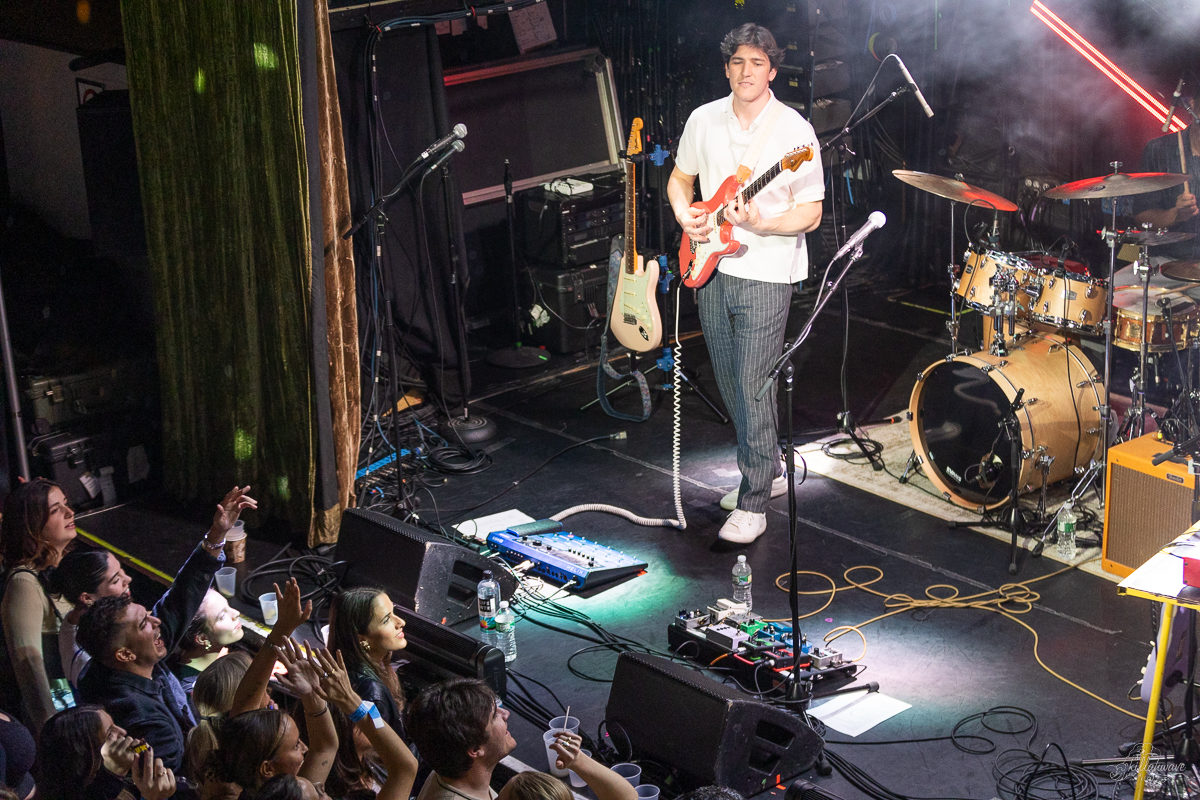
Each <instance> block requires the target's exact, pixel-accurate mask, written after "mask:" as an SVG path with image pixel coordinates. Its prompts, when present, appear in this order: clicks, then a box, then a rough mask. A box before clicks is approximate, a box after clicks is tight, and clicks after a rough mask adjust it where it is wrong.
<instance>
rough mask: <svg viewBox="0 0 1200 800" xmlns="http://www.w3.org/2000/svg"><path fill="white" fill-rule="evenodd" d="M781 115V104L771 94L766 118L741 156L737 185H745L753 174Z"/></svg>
mask: <svg viewBox="0 0 1200 800" xmlns="http://www.w3.org/2000/svg"><path fill="white" fill-rule="evenodd" d="M781 113H783V103H781V102H779V101H778V100H776V99H775V95H774V94H773V93H772V95H771V103H770V105H768V106H767V113H766V116H765V117H763V121H762V124H761V125H759V126H758V132H757V133H755V134H754V138H753V139H751V140H750V146H749V147H747V148H746V154H745V155H744V156H742V163H741V164H740V165H739V166H738V168H737V180H738V183H745V182H746V181H748V180H750V176H751V175H753V174H754V167H755V166H756V165H757V164H758V159H759V158H761V157H762V151H763V148H764V147H766V145H767V139H769V138H771V131H773V130H775V123H776V122H778V121H779V115H780V114H781Z"/></svg>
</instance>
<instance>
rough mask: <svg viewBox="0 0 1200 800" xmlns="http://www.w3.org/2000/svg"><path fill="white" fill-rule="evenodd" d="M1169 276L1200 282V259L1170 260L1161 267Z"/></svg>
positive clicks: (1178, 279)
mask: <svg viewBox="0 0 1200 800" xmlns="http://www.w3.org/2000/svg"><path fill="white" fill-rule="evenodd" d="M1159 272H1161V273H1162V274H1163V275H1165V276H1167V277H1168V278H1174V279H1175V280H1177V281H1188V282H1189V283H1200V261H1169V262H1167V263H1166V264H1163V265H1162V267H1161V268H1160V269H1159Z"/></svg>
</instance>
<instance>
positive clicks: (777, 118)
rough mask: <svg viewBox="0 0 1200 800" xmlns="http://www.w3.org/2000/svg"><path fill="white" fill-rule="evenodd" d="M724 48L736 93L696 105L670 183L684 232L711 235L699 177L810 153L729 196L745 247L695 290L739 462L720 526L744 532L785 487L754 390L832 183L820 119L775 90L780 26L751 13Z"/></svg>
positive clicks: (706, 187) (750, 536) (730, 217)
mask: <svg viewBox="0 0 1200 800" xmlns="http://www.w3.org/2000/svg"><path fill="white" fill-rule="evenodd" d="M721 53H722V54H723V55H724V57H725V76H726V77H727V78H728V79H729V87H730V89H731V90H732V91H731V94H730V95H729V96H728V97H724V98H721V99H719V100H715V101H713V102H711V103H707V104H705V105H703V106H701V107H699V108H697V109H696V110H695V111H693V112H692V115H691V116H690V117H689V118H688V121H687V125H686V126H685V127H684V131H683V137H682V138H681V140H680V143H679V152H678V155H677V156H676V158H675V168H674V170H673V171H672V173H671V178H670V180H669V181H668V184H667V196H668V198H669V199H670V201H671V208H672V209H673V210H674V212H675V219H676V220H677V221H678V222H679V225H680V226H681V227H682V228H683V231H684V233H686V234H687V235H688V236H689V237H692V238H693V239H698V240H700V241H704V240H705V238H706V237H707V236H709V235H715V232H714V231H713V230H712V228H711V226H710V225H709V224H708V222H707V220H708V218H709V217H708V214H707V213H706V212H704V211H702V210H698V209H695V208H693V207H692V202H693V199H694V191H695V189H694V187H695V181H696V178H697V177H699V178H700V191H701V195H702V196H703V197H704V198H705V199H708V198H710V197H711V196H712V194H714V193H715V192H716V191H717V189H718V187H720V185H721V183H722V182H723V181H724V180H725V179H726V178H727V177H729V176H730V175H734V174H738V172H739V167H742V173H741V174H740V175H739V177H741V178H743V180H742V183H748V182H749V181H750V180H752V179H753V178H754V177H757V176H758V175H759V174H761V173H762V172H763V171H765V170H766V169H768V168H770V167H771V166H772V165H773V164H774V163H775V162H778V161H779V160H780V159H781V158H782V157H783V156H785V155H786V154H787V153H788V152H789V151H791V150H793V149H795V148H797V147H802V146H805V145H809V146H811V147H812V148H813V153H814V157H813V158H812V159H811V160H810V161H808V162H807V163H805V164H803V165H802V166H801V167H800V168H799V169H797V170H796V171H795V172H785V173H783V174H782V175H780V176H779V177H778V178H776V179H775V180H773V181H772V182H771V183H770V184H768V185H767V187H766V188H765V189H763V190H762V191H761V192H759V193H758V195H757V196H756V197H755V198H754V199H752V200H751V201H749V202H741V201H740V200H738V199H736V198H735V199H734V200H733V201H731V202H730V204H729V205H728V206H726V211H725V218H726V220H727V221H728V222H729V223H731V224H732V225H733V229H732V231H733V237H734V239H736V240H737V241H738V242H739V243H740V244H741V245H742V247H741V250H740V252H739V253H738V254H737V255H735V256H729V257H725V258H723V259H722V260H721V261H720V263H719V265H718V267H717V269H716V271H715V272H714V273H713V274H712V277H711V278H710V279H709V281H708V283H706V284H704V285H703V286H702V287H701V288H700V290H699V292H700V294H699V305H700V324H701V326H702V328H703V329H704V337H705V341H706V342H707V343H708V351H709V355H710V357H711V359H712V363H713V370H714V372H715V374H716V378H717V386H718V388H719V389H720V391H721V397H722V399H723V400H724V401H725V406H726V408H728V409H729V412H730V414H731V416H732V417H733V421H734V425H735V427H736V428H737V438H738V451H737V462H738V469H739V470H740V471H741V473H742V482H741V486H740V487H739V489H738V490H737V491H736V492H733V493H731V494H730V495H729V496H727V497H726V498H725V499H724V500H722V501H721V505H722V507H725V508H727V509H728V508H731V509H732V513H731V514H730V515H729V518H728V519H727V520H726V521H725V524H724V525H722V527H721V530H720V533H719V534H718V535H719V537H720V538H721V539H724V540H726V541H730V542H737V543H741V544H748V543H750V542H753V541H754V540H755V539H757V538H758V537H759V536H761V535H762V534H763V532H764V531H765V530H766V527H767V520H766V509H767V503H768V502H769V501H770V499H771V498H773V497H778V496H780V495H782V494H785V493H786V492H787V483H786V479H785V478H784V477H783V476H782V475H781V463H780V450H779V442H778V428H779V420H778V410H777V404H776V402H775V398H774V396H772V395H768V396H767V397H766V398H764V399H763V400H762V401H761V402H756V401H755V400H754V395H755V393H757V391H758V389H759V387H760V386H762V383H763V381H765V380H766V378H767V374H768V372H769V370H770V367H771V364H772V363H773V362H774V360H775V359H776V358H777V357H778V356H779V354H780V352H782V350H783V342H784V328H785V326H786V325H787V314H788V308H789V306H790V305H791V299H792V291H793V289H792V285H793V284H795V283H797V282H799V281H802V280H803V279H804V278H806V277H807V276H808V250H807V248H806V247H805V243H804V234H805V233H807V232H809V231H812V230H815V229H816V228H817V226H818V225H820V223H821V204H822V201H823V200H824V197H825V185H824V176H823V174H822V170H821V160H820V158H819V156H818V155H817V142H816V134H815V133H814V132H813V128H812V126H811V125H809V123H808V122H807V121H805V120H804V118H803V117H801V116H800V115H799V114H798V113H796V111H794V110H793V109H791V108H788V107H786V106H784V105H783V104H782V103H780V102H779V101H778V100H776V99H775V96H774V94H772V93H771V89H770V82H771V81H772V80H773V79H774V78H775V65H776V64H777V63H778V62H779V60H780V59H781V57H782V55H783V51H782V50H780V48H779V47H778V46H777V45H776V44H775V37H774V36H772V35H771V32H770V31H769V30H767V29H766V28H763V27H760V26H758V25H755V24H754V23H747V24H745V25H742V26H740V27H738V28H735V29H734V30H732V31H731V32H730V33H729V34H728V35H727V36H726V37H725V40H724V41H723V42H722V43H721ZM747 162H751V163H747Z"/></svg>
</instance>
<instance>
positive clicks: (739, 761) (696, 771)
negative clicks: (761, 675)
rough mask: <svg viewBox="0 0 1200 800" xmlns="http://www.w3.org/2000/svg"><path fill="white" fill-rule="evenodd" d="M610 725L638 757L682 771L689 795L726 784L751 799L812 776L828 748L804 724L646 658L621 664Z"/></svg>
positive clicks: (629, 657)
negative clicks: (809, 771) (692, 790)
mask: <svg viewBox="0 0 1200 800" xmlns="http://www.w3.org/2000/svg"><path fill="white" fill-rule="evenodd" d="M605 722H606V724H607V725H608V726H609V728H610V731H611V730H612V729H613V727H614V726H616V725H619V726H620V728H621V729H622V730H623V731H624V732H625V733H626V734H627V735H628V736H629V743H630V745H631V746H632V747H633V751H634V755H635V756H637V757H642V758H650V759H653V760H654V761H658V762H661V763H663V764H666V765H668V766H670V767H673V768H674V769H676V770H678V771H679V773H680V776H681V777H682V779H683V782H684V784H685V786H687V787H688V788H695V787H697V786H706V785H712V784H719V785H721V786H728V787H730V788H733V789H736V790H738V791H739V792H741V793H742V794H743V795H745V796H746V797H749V796H751V795H754V794H758V793H759V792H762V791H764V790H767V789H770V788H772V787H773V786H775V784H776V781H786V780H788V779H789V778H792V777H794V776H796V775H798V774H800V773H801V772H804V771H805V770H807V769H809V768H811V767H812V766H813V765H814V764H815V763H816V761H817V758H818V757H819V756H820V754H821V749H822V747H823V744H822V741H821V737H819V736H817V734H816V732H814V731H813V730H812V728H809V727H808V726H807V725H805V724H804V723H803V722H802V721H801V720H800V718H799V717H796V716H794V715H792V714H789V713H788V712H786V711H784V710H782V709H779V708H775V707H774V706H770V705H767V704H766V703H762V702H759V701H757V700H752V699H750V698H748V697H746V696H745V695H743V694H740V693H738V692H735V691H733V690H732V689H729V688H727V687H725V686H722V685H721V684H719V683H717V682H715V681H713V680H710V679H709V678H707V677H705V676H704V675H702V674H700V673H699V672H696V671H695V670H692V669H689V668H687V667H685V666H682V665H680V664H676V663H674V662H672V661H669V660H667V659H665V658H658V657H655V656H647V655H641V654H638V653H622V654H621V656H620V658H618V659H617V669H616V673H615V674H614V675H613V683H612V689H611V690H610V692H609V695H608V707H607V710H606V712H605Z"/></svg>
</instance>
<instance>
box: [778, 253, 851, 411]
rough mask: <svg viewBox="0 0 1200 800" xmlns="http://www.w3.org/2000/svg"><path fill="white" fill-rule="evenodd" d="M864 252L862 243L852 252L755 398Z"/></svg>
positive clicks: (781, 368)
mask: <svg viewBox="0 0 1200 800" xmlns="http://www.w3.org/2000/svg"><path fill="white" fill-rule="evenodd" d="M862 254H863V249H862V245H861V244H860V245H859V246H858V247H856V248H854V250H853V251H852V252H851V253H850V258H849V259H848V260H847V261H846V266H844V267H842V271H841V272H839V273H838V276H837V277H836V278H834V279H833V282H832V283H831V284H829V286H828V287H827V288H828V291H826V292H825V293H824V294H822V295H821V299H820V300H818V301H817V305H816V307H815V308H813V311H812V314H810V315H809V317H808V322H806V323H804V329H803V330H802V331H800V335H799V336H797V337H796V341H795V342H793V343H792V344H791V345H789V346H788V348H787V349H786V350H784V351H783V353H782V354H781V355H780V356H779V358H777V359H775V364H774V365H773V366H772V367H771V374H770V375H768V376H767V379H766V381H764V382H763V385H762V388H760V389H759V390H758V394H756V395H754V399H755V400H762V399H763V397H765V396H766V394H767V392H768V391H770V390H771V385H772V384H773V383H775V380H776V379H777V378H778V377H779V373H780V372H781V371H783V365H784V364H786V363H787V362H788V359H790V358H791V357H792V354H793V353H795V352H796V350H797V348H799V347H800V345H802V344H804V340H805V339H807V338H808V335H809V334H810V333H812V326H813V323H814V322H816V320H817V317H818V316H820V314H821V312H822V311H823V310H824V309H825V304H826V303H828V302H829V298H831V297H833V296H834V295H835V294H836V293H837V288H838V286H840V285H841V284H842V279H843V278H845V277H846V273H847V272H849V271H850V267H852V266H854V262H855V261H858V260H859V259H860V258H862Z"/></svg>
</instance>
